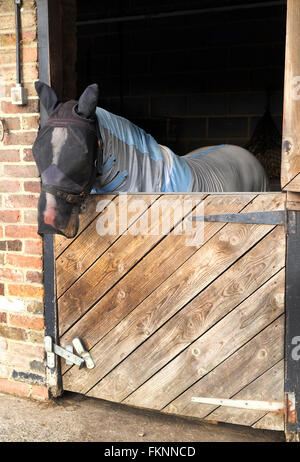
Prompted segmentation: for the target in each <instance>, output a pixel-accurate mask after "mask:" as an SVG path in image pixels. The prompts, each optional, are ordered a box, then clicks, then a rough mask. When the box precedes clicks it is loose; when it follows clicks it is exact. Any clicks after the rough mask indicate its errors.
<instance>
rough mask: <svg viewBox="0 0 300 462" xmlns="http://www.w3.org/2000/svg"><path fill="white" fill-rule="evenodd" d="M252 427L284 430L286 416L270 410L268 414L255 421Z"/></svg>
mask: <svg viewBox="0 0 300 462" xmlns="http://www.w3.org/2000/svg"><path fill="white" fill-rule="evenodd" d="M252 427H253V428H259V429H262V430H276V431H284V430H285V422H284V417H283V416H282V414H280V413H274V412H268V414H266V415H265V416H264V417H262V418H261V419H259V420H258V421H257V422H255V423H254V424H253V425H252Z"/></svg>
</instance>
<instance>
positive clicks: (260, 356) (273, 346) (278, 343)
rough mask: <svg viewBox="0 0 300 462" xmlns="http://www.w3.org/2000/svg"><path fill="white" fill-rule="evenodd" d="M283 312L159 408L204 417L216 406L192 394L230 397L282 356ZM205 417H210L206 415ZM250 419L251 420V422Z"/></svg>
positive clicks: (169, 411) (168, 411)
mask: <svg viewBox="0 0 300 462" xmlns="http://www.w3.org/2000/svg"><path fill="white" fill-rule="evenodd" d="M283 337H284V315H282V316H281V317H280V318H278V319H276V320H275V321H274V322H273V323H272V324H270V325H269V326H268V327H266V328H265V329H264V330H262V331H261V332H259V333H258V334H257V335H256V336H255V337H254V338H253V339H251V340H250V341H249V342H248V343H246V344H245V345H244V346H243V347H242V348H240V349H239V350H237V351H236V352H235V353H234V354H233V355H232V356H230V357H229V358H228V359H226V360H225V361H224V362H223V363H221V364H220V365H218V366H217V367H216V368H215V369H213V370H212V371H211V372H210V373H209V374H207V375H206V376H205V377H203V378H201V379H200V380H198V381H197V382H196V383H195V384H194V385H193V386H192V387H190V388H189V389H188V390H186V391H185V392H184V393H182V394H181V395H180V396H178V397H177V398H176V399H175V400H174V401H172V402H171V403H170V404H168V405H167V406H166V407H165V408H164V409H163V411H164V412H167V413H171V414H179V415H186V416H190V417H198V418H201V419H204V418H205V417H207V418H209V417H210V415H211V413H212V412H213V411H214V410H215V409H216V406H213V405H209V404H202V403H197V404H196V403H193V402H192V401H191V399H192V397H193V396H204V397H207V398H208V397H213V398H220V397H224V398H231V397H232V396H234V395H236V394H237V393H238V392H239V391H241V390H242V389H243V388H244V387H246V386H247V385H248V384H249V383H251V382H253V381H254V380H256V379H257V377H259V376H261V375H262V374H264V372H266V371H267V370H269V369H270V368H271V367H272V366H273V365H274V364H277V363H278V362H279V361H280V360H281V359H282V358H283V356H284V343H283ZM209 420H213V419H212V418H210V419H209ZM252 422H253V421H252Z"/></svg>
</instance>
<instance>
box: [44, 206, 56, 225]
mask: <svg viewBox="0 0 300 462" xmlns="http://www.w3.org/2000/svg"><path fill="white" fill-rule="evenodd" d="M55 217H56V208H55V207H51V206H49V207H47V208H46V210H45V211H44V223H45V224H46V225H51V226H52V227H53V228H55Z"/></svg>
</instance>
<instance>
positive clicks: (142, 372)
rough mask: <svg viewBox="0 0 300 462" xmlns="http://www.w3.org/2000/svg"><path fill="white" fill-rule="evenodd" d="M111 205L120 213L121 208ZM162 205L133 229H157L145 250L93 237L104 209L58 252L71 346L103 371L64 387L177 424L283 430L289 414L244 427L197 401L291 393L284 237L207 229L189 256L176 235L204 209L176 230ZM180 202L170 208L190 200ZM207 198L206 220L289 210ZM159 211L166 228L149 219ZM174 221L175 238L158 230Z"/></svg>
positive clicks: (64, 328)
mask: <svg viewBox="0 0 300 462" xmlns="http://www.w3.org/2000/svg"><path fill="white" fill-rule="evenodd" d="M191 196H192V197H193V199H194V200H195V195H191ZM109 197H110V200H113V201H114V203H115V204H117V208H119V205H118V203H119V197H118V196H117V197H115V196H109ZM154 197H155V201H156V202H155V203H154V204H152V205H151V206H150V208H147V210H145V211H144V213H143V212H140V213H139V218H137V217H135V218H134V219H136V221H135V222H134V224H133V228H134V227H135V226H136V228H139V227H141V226H142V227H143V229H145V230H147V233H148V235H147V236H144V237H145V239H141V236H140V235H132V234H130V233H128V232H126V231H125V232H123V234H122V232H121V233H119V235H117V236H109V239H107V238H106V237H105V236H103V237H104V239H103V241H101V239H99V236H98V235H97V236H96V235H94V234H96V232H95V230H93V227H94V228H95V223H96V221H97V217H98V216H99V213H101V212H97V214H95V213H94V210H96V207H95V203H94V206H93V207H94V209H92V208H91V206H90V208H89V212H88V215H86V216H85V218H86V221H83V223H82V225H81V226H82V227H81V232H80V233H79V235H78V236H77V237H76V238H75V239H73V240H67V241H68V243H67V244H66V243H65V242H63V241H64V240H62V241H61V242H58V244H57V254H58V257H57V272H58V275H59V279H60V282H59V284H58V288H59V294H62V295H61V296H60V298H59V301H58V302H59V313H61V314H62V316H60V326H59V327H60V332H61V339H60V342H61V344H62V345H64V344H66V343H70V341H71V340H72V339H73V338H74V337H77V336H78V337H80V338H81V339H82V340H83V342H84V343H85V345H86V346H87V347H88V349H90V352H91V354H92V357H93V359H94V361H95V363H96V367H95V368H94V369H92V370H87V369H81V370H79V369H78V368H77V367H65V366H63V388H64V389H65V390H71V391H75V392H80V393H85V394H87V395H89V396H94V397H99V398H102V399H107V400H110V401H116V402H124V403H126V404H130V405H134V406H138V407H143V408H149V409H159V410H162V411H163V412H166V413H172V414H173V413H174V414H179V415H183V416H192V417H197V418H206V420H217V421H225V422H231V423H239V424H244V425H252V426H257V428H270V429H278V430H282V428H283V427H282V425H283V419H282V415H279V416H278V415H277V414H276V415H274V414H273V413H268V414H266V413H265V412H264V413H257V411H250V412H252V415H250V414H247V415H246V416H245V414H244V413H243V412H241V410H239V409H237V410H236V409H234V411H233V412H232V413H231V409H232V408H223V407H219V408H216V406H207V405H206V406H205V405H199V404H195V403H191V401H190V397H191V395H192V396H197V395H198V396H208V397H212V396H213V397H224V398H226V397H236V399H237V398H238V397H241V398H240V399H262V398H255V394H256V395H258V394H259V393H261V390H262V389H264V390H265V392H266V393H267V394H268V392H269V391H272V384H273V392H275V391H276V389H277V391H278V390H281V389H282V387H283V382H284V378H283V375H282V374H281V373H280V371H279V372H278V374H277V375H276V374H275V375H274V371H276V370H277V369H276V366H277V365H278V364H280V363H278V361H280V360H281V359H282V357H283V345H284V341H283V332H284V326H283V324H284V316H283V311H284V279H285V268H284V265H285V231H284V228H283V227H274V226H271V225H255V224H236V223H231V224H225V223H205V225H204V231H205V232H204V240H203V242H204V244H203V245H202V246H201V247H200V248H199V247H198V246H197V245H196V244H195V243H194V244H192V245H189V246H187V245H186V242H185V241H186V236H185V235H184V234H177V231H178V230H179V229H180V227H181V224H182V223H183V222H186V217H187V216H188V215H190V214H191V213H193V214H195V213H196V212H195V211H193V212H191V210H192V208H193V207H195V201H194V202H193V204H192V206H190V208H189V209H186V210H184V213H181V215H180V217H179V216H178V215H176V214H175V216H174V217H173V221H172V222H171V223H168V222H167V221H168V220H164V214H161V213H160V212H157V210H159V209H160V206H159V201H162V199H166V198H167V200H168V195H164V196H161V197H159V195H155V196H154ZM170 197H171V199H172V201H171V200H170V204H171V203H174V199H175V200H176V198H177V199H178V200H179V201H182V200H183V199H184V197H187V195H178V197H177V196H176V195H172V196H170ZM197 197H198V202H201V200H203V199H204V204H205V209H204V213H205V214H214V213H224V212H228V213H230V212H238V211H242V212H246V211H249V212H250V211H263V210H268V211H270V210H283V209H284V208H285V205H286V194H282V193H274V194H273V193H272V194H261V195H258V196H256V195H247V194H241V195H236V194H231V195H209V196H207V197H205V196H204V195H197ZM99 198H103V196H94V197H92V199H91V200H92V201H95V200H96V199H98V200H99ZM149 198H152V200H153V196H149ZM129 201H130V200H129ZM132 201H133V202H134V199H133V198H132ZM147 207H149V206H147ZM155 207H156V208H157V209H154V208H155ZM167 207H168V202H167ZM151 209H152V210H153V209H154V210H156V212H155V213H154V216H155V220H154V221H155V223H153V221H152V222H151V223H149V216H148V218H145V217H146V215H147V213H148V212H149V210H151ZM178 209H179V208H177V210H178ZM197 214H198V215H199V213H197ZM200 214H202V213H201V212H200ZM184 217H185V218H184ZM183 218H184V220H183ZM134 219H133V221H134ZM182 220H183V221H182ZM165 221H166V222H167V223H166V227H167V228H168V232H167V235H159V233H156V232H155V231H157V229H159V228H161V226H163V225H164V224H165ZM129 226H130V223H129ZM97 238H98V241H97ZM70 241H71V242H70ZM95 248H96V249H97V251H94V249H95ZM64 317H65V318H64ZM278 367H279V365H278ZM271 371H273V375H272V372H271ZM280 374H281V375H280ZM275 376H276V380H275ZM265 385H266V386H265ZM276 387H277V388H276ZM280 387H281V388H280ZM211 393H213V394H211ZM226 393H227V394H226ZM243 393H244V395H243ZM247 393H248V395H247ZM251 393H252V394H253V396H251ZM242 396H246V398H243V397H242ZM260 396H263V395H260ZM274 396H275V395H274ZM265 399H269V398H265Z"/></svg>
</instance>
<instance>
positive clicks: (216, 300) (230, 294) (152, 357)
mask: <svg viewBox="0 0 300 462" xmlns="http://www.w3.org/2000/svg"><path fill="white" fill-rule="evenodd" d="M281 238H284V230H283V229H282V228H279V227H278V228H276V229H275V230H274V231H272V232H271V233H270V234H269V235H268V236H267V237H266V238H265V239H264V240H263V241H261V242H260V243H259V244H258V245H257V246H255V247H254V248H253V249H252V250H251V251H250V252H248V253H247V254H246V255H245V256H244V257H243V258H241V259H240V260H239V261H238V262H236V263H235V264H234V265H233V266H232V267H231V268H229V269H228V270H227V271H226V272H225V273H223V274H222V275H221V276H220V277H219V278H218V279H216V280H215V281H214V282H213V283H212V284H211V285H210V286H209V287H208V288H206V289H205V290H204V291H203V292H201V293H200V294H199V295H198V296H196V297H195V298H194V299H193V300H192V301H191V302H190V303H188V304H187V305H186V306H185V307H184V309H182V310H181V311H180V312H179V313H177V314H176V315H175V316H174V317H173V318H171V319H170V320H169V321H168V322H167V323H166V324H164V325H163V326H162V327H161V328H160V329H159V330H157V328H158V326H159V324H160V323H161V324H163V323H164V322H166V320H167V319H168V318H169V317H170V316H171V315H172V314H173V311H174V309H176V305H173V306H172V308H171V309H169V310H168V311H166V312H163V311H162V310H160V311H159V318H158V315H157V314H156V311H157V310H156V307H155V305H153V307H151V305H150V306H149V304H147V303H145V304H141V305H140V306H139V307H137V308H136V309H135V310H134V311H132V312H131V313H130V314H129V315H128V316H127V317H126V318H125V319H123V320H122V321H121V322H120V323H119V324H118V326H116V328H115V329H113V330H112V331H110V332H109V333H108V334H107V335H106V337H105V338H104V339H103V340H102V341H101V351H102V356H101V357H100V358H99V359H98V361H97V367H98V368H99V370H100V371H101V374H104V373H105V372H109V370H111V369H113V368H114V367H116V366H117V365H118V363H120V362H121V361H123V360H124V359H125V358H126V357H127V356H128V355H129V354H130V353H132V351H133V350H134V349H135V348H137V347H138V346H139V345H140V346H139V348H137V349H136V350H135V351H134V353H132V355H131V357H130V360H129V362H127V363H126V367H127V369H128V371H130V374H131V383H133V382H136V384H137V386H138V385H139V384H140V383H143V382H144V381H145V380H146V379H148V378H149V377H151V375H153V374H154V373H155V372H157V371H158V370H159V369H160V368H161V367H163V366H164V365H165V364H166V363H167V362H169V361H170V360H171V359H172V358H173V357H175V356H176V355H177V354H178V353H179V352H180V351H182V350H183V349H184V348H186V347H187V346H188V345H189V344H190V343H191V342H193V341H194V340H195V339H197V338H198V337H199V336H200V335H202V334H203V333H204V332H205V331H206V330H208V329H209V328H210V327H212V326H213V325H214V324H215V323H216V322H217V321H219V320H220V319H221V318H222V317H223V316H225V315H226V314H228V312H230V311H231V310H232V309H233V308H234V307H235V306H237V305H238V304H239V303H241V302H242V301H243V300H244V299H245V298H246V297H248V296H249V295H250V294H251V293H252V292H253V291H255V290H256V289H257V288H258V287H259V286H260V285H262V284H263V283H265V282H266V281H267V280H268V279H269V278H270V277H271V276H272V275H274V273H276V272H278V271H279V270H280V269H281V268H282V267H283V266H284V263H285V251H284V250H285V249H284V246H282V247H281V246H278V242H279V241H280V239H281ZM237 280H238V281H237ZM156 330H157V331H156ZM155 331H156V332H155ZM153 332H155V334H154V335H152V336H151V337H150V335H151V334H153ZM149 337H150V338H149ZM147 338H149V339H148V340H147ZM145 340H147V342H145V343H143V344H142V342H144V341H145ZM141 344H142V345H141ZM105 352H109V355H108V354H106V353H105ZM141 363H143V365H144V367H143V368H136V369H133V368H132V367H131V364H141ZM123 373H124V371H123Z"/></svg>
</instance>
